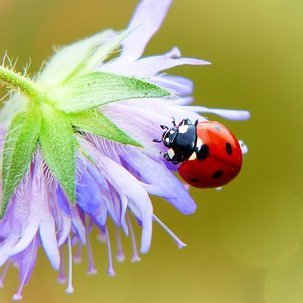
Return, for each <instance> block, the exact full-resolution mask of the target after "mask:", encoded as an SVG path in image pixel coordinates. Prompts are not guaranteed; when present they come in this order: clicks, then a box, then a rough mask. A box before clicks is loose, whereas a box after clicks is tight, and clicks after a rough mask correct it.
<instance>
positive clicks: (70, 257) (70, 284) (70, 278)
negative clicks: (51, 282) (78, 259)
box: [65, 236, 74, 294]
mask: <svg viewBox="0 0 303 303" xmlns="http://www.w3.org/2000/svg"><path fill="white" fill-rule="evenodd" d="M67 252H68V277H67V281H68V284H67V288H66V290H65V292H66V293H68V294H72V293H73V292H74V287H73V252H72V243H71V239H70V236H68V239H67Z"/></svg>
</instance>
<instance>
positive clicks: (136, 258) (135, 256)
mask: <svg viewBox="0 0 303 303" xmlns="http://www.w3.org/2000/svg"><path fill="white" fill-rule="evenodd" d="M126 221H127V225H128V228H129V234H130V239H131V242H132V249H133V255H132V258H131V261H132V262H140V261H141V258H140V257H139V253H138V248H137V242H136V237H135V233H134V229H133V225H132V222H131V219H130V216H129V213H127V218H126Z"/></svg>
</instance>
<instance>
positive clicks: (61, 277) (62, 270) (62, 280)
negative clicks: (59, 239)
mask: <svg viewBox="0 0 303 303" xmlns="http://www.w3.org/2000/svg"><path fill="white" fill-rule="evenodd" d="M59 253H60V267H59V274H58V278H57V281H58V283H60V284H64V283H65V282H66V274H65V260H64V258H65V254H64V250H63V247H62V246H61V247H60V248H59Z"/></svg>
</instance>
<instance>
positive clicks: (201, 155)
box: [197, 144, 209, 160]
mask: <svg viewBox="0 0 303 303" xmlns="http://www.w3.org/2000/svg"><path fill="white" fill-rule="evenodd" d="M208 154H209V147H208V145H207V144H203V145H202V146H201V147H200V149H199V150H198V151H197V158H198V159H199V160H204V159H206V158H207V157H208Z"/></svg>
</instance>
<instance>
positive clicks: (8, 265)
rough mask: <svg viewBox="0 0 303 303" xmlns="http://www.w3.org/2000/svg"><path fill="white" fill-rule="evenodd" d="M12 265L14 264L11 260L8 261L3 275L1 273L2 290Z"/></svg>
mask: <svg viewBox="0 0 303 303" xmlns="http://www.w3.org/2000/svg"><path fill="white" fill-rule="evenodd" d="M11 263H12V261H11V260H8V261H7V262H6V263H5V267H4V268H3V270H2V273H1V277H0V288H2V287H3V283H4V279H5V277H6V274H7V271H8V269H9V268H10V266H11Z"/></svg>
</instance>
